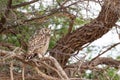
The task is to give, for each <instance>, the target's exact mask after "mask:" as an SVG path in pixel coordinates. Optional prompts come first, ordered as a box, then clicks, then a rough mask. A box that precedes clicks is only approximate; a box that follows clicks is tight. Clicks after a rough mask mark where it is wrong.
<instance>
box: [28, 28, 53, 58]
mask: <svg viewBox="0 0 120 80" xmlns="http://www.w3.org/2000/svg"><path fill="white" fill-rule="evenodd" d="M50 34H51V29H49V28H42V29H39V30H36V32H35V34H34V35H33V36H32V37H31V38H30V40H29V42H28V56H27V57H26V59H27V60H28V59H31V58H33V57H35V56H38V57H39V58H41V57H42V56H43V55H44V54H45V53H46V51H47V49H48V46H49V41H50Z"/></svg>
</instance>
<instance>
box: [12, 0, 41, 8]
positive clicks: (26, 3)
mask: <svg viewBox="0 0 120 80" xmlns="http://www.w3.org/2000/svg"><path fill="white" fill-rule="evenodd" d="M37 1H39V0H32V1H30V2H24V3H21V4H17V5H14V6H12V7H11V8H12V9H15V8H19V7H23V6H26V5H29V4H32V3H34V2H37Z"/></svg>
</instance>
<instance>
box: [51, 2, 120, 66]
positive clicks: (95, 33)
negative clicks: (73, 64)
mask: <svg viewBox="0 0 120 80" xmlns="http://www.w3.org/2000/svg"><path fill="white" fill-rule="evenodd" d="M117 1H118V0H115V1H114V0H111V2H110V3H106V2H105V3H104V5H103V6H102V10H101V12H100V13H99V16H98V17H97V18H96V19H95V20H93V21H91V22H90V23H89V24H85V25H84V26H82V27H80V28H78V29H77V30H75V31H73V32H72V33H71V34H69V35H66V36H64V37H62V38H61V39H60V40H59V41H58V42H57V44H56V46H55V47H54V48H53V49H52V50H51V52H50V54H51V55H52V56H53V57H55V58H56V59H57V60H58V62H59V63H60V64H61V65H62V67H64V66H65V65H66V63H67V61H68V59H69V58H70V56H69V55H71V54H73V53H74V52H75V51H77V50H79V49H80V48H81V47H82V46H83V45H85V44H87V43H91V42H93V41H95V40H96V39H98V38H100V37H102V36H103V35H104V34H105V33H107V32H108V31H109V30H110V29H111V28H112V27H113V26H114V25H115V23H116V21H117V20H118V13H117V12H116V11H114V10H113V9H112V8H110V7H112V6H114V4H112V2H114V3H115V4H116V5H120V4H119V3H117ZM59 44H60V45H62V46H59ZM64 54H67V55H64Z"/></svg>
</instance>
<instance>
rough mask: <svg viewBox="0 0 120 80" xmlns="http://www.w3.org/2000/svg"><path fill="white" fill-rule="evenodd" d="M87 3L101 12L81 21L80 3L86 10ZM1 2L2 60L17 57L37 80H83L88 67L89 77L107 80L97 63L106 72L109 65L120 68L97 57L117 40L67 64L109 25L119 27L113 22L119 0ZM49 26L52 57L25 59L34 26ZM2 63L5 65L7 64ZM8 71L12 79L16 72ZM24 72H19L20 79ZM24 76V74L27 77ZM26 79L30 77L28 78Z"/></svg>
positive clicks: (113, 62)
mask: <svg viewBox="0 0 120 80" xmlns="http://www.w3.org/2000/svg"><path fill="white" fill-rule="evenodd" d="M35 2H38V3H39V5H38V7H37V8H36V6H35V5H36V4H37V3H36V4H33V3H35ZM90 2H93V3H96V4H99V5H101V11H100V13H99V15H98V17H97V18H95V19H93V20H90V21H89V20H84V18H83V16H81V15H80V14H81V13H80V11H81V9H82V7H83V5H87V7H85V9H86V11H88V6H89V5H90ZM0 4H1V12H0V14H1V15H0V18H1V20H0V26H1V27H0V33H1V38H0V39H1V42H0V46H1V49H0V51H1V53H0V54H1V58H2V60H3V61H7V60H8V59H12V60H14V59H17V60H18V61H20V62H22V63H24V64H25V65H28V66H27V69H26V68H25V69H26V70H25V72H27V70H29V66H32V68H34V69H35V70H36V71H37V72H38V74H39V75H38V76H37V77H38V79H37V80H40V79H42V78H43V79H45V80H61V79H62V80H84V79H82V78H83V77H84V78H87V75H86V74H85V71H86V70H88V69H90V70H91V71H93V72H95V73H96V74H91V76H88V78H91V79H97V80H101V79H104V80H106V79H107V78H106V77H105V76H104V75H102V74H101V73H105V70H104V68H102V69H100V68H98V67H97V65H99V64H105V65H106V66H107V67H109V69H106V70H108V72H109V71H110V70H111V67H114V69H118V68H119V65H120V61H118V60H115V59H112V58H108V57H100V56H101V55H102V54H104V53H105V52H107V51H108V50H111V49H112V48H114V47H115V46H117V45H119V44H120V43H116V44H113V45H112V46H110V47H109V48H108V49H106V50H105V51H103V52H102V53H101V54H99V55H98V56H97V57H95V58H93V59H91V60H90V61H85V60H84V59H82V60H79V61H77V62H75V63H69V59H70V57H71V56H74V55H76V54H78V53H79V51H81V50H82V49H83V48H85V47H87V46H88V45H89V44H90V43H92V42H93V41H95V40H97V39H98V38H101V37H102V36H103V35H104V34H105V33H107V32H108V31H110V30H111V29H112V27H114V26H117V27H119V26H118V25H116V24H115V23H116V22H117V21H118V20H119V16H120V14H119V11H120V8H119V7H120V1H119V0H101V1H99V0H83V1H82V0H56V1H54V0H53V1H51V3H50V4H47V3H45V2H44V1H39V0H31V1H28V2H26V1H25V0H18V1H16V0H6V1H0ZM81 5H82V6H81ZM81 24H84V25H83V26H81V27H79V28H77V29H75V27H76V26H80V25H81ZM49 26H52V28H53V29H52V30H53V31H52V32H53V33H52V37H51V42H50V48H49V54H50V55H51V56H50V57H45V58H42V59H40V60H31V61H28V62H26V61H25V59H24V58H25V55H26V52H27V41H28V39H29V37H30V36H31V35H32V34H33V33H34V31H35V30H36V29H38V28H40V27H49ZM58 26H60V27H58ZM117 27H116V28H117ZM85 45H87V46H85ZM75 53H76V54H75ZM18 61H17V62H18ZM9 62H10V61H8V63H9ZM13 63H14V64H16V63H15V61H13V62H12V63H11V68H13V66H15V67H17V66H19V67H20V65H14V64H13ZM2 64H3V63H2ZM5 65H6V66H7V64H5ZM106 66H105V68H106ZM17 68H18V67H17ZM94 69H96V71H95V70H94ZM23 71H24V68H23ZM113 71H114V70H113ZM10 72H11V79H13V78H14V77H13V76H14V74H15V73H14V74H13V71H12V69H11V70H10ZM25 72H23V74H22V77H23V80H24V73H25ZM30 72H31V75H32V74H34V75H33V76H32V78H35V76H36V75H37V74H36V73H35V71H33V70H31V71H30ZM56 73H57V74H56ZM111 73H112V71H111ZM26 74H28V72H27V73H26ZM84 75H85V76H84ZM97 75H100V76H97ZM101 76H103V78H102V77H101ZM106 76H108V75H106ZM27 77H28V76H25V78H26V79H27ZM81 77H82V78H81ZM16 78H18V76H16ZM109 78H110V76H109ZM115 78H116V77H115ZM28 79H29V80H30V77H28ZM117 79H118V76H117ZM118 80H119V79H118Z"/></svg>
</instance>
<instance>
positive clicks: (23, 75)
mask: <svg viewBox="0 0 120 80" xmlns="http://www.w3.org/2000/svg"><path fill="white" fill-rule="evenodd" d="M22 80H25V64H24V63H23V64H22Z"/></svg>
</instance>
